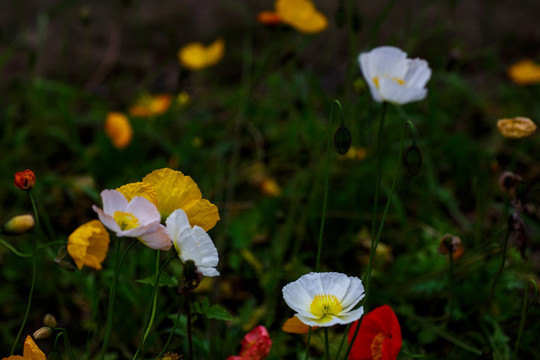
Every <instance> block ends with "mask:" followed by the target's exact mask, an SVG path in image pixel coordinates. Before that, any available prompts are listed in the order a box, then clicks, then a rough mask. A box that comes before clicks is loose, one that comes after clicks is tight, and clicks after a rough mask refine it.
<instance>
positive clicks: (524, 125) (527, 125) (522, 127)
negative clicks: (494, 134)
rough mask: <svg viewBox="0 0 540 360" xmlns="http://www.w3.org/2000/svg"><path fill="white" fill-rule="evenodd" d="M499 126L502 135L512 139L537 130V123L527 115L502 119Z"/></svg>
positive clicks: (498, 122)
mask: <svg viewBox="0 0 540 360" xmlns="http://www.w3.org/2000/svg"><path fill="white" fill-rule="evenodd" d="M497 128H498V129H499V131H500V133H501V135H502V136H504V137H506V138H511V139H519V138H523V137H527V136H529V135H531V134H532V133H534V132H535V131H536V125H535V123H533V122H532V120H531V119H529V118H526V117H514V118H506V119H500V120H499V121H497Z"/></svg>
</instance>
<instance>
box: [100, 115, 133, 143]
mask: <svg viewBox="0 0 540 360" xmlns="http://www.w3.org/2000/svg"><path fill="white" fill-rule="evenodd" d="M105 133H106V134H107V136H108V137H109V138H110V139H111V142H112V143H113V145H114V147H116V148H117V149H124V148H125V147H127V146H128V145H129V144H130V143H131V138H132V137H133V129H132V128H131V124H130V123H129V120H128V118H127V117H126V116H125V115H124V114H122V113H119V112H110V113H108V114H107V119H106V120H105Z"/></svg>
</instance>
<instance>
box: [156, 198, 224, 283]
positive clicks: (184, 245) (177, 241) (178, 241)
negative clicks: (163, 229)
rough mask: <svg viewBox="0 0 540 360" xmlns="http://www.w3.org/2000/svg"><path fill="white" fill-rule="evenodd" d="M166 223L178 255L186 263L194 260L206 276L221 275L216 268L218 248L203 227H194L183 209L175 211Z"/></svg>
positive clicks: (198, 268)
mask: <svg viewBox="0 0 540 360" xmlns="http://www.w3.org/2000/svg"><path fill="white" fill-rule="evenodd" d="M165 223H166V224H167V231H168V233H169V236H170V237H171V240H172V242H173V244H174V247H175V248H176V251H177V252H178V256H179V257H180V259H182V261H183V262H184V263H185V262H186V261H188V260H193V262H194V263H195V266H197V270H199V271H200V272H201V273H202V274H203V275H204V276H218V275H219V271H217V270H216V266H217V264H218V262H219V257H218V252H217V249H216V247H215V246H214V243H213V242H212V239H211V238H210V236H208V234H207V233H206V231H204V230H203V228H201V227H200V226H197V225H195V226H194V227H193V228H192V227H191V225H190V224H189V220H188V217H187V215H186V213H185V212H184V210H182V209H177V210H175V211H173V213H172V214H171V215H169V217H168V218H167V220H166V222H165Z"/></svg>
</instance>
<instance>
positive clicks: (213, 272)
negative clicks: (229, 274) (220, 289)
mask: <svg viewBox="0 0 540 360" xmlns="http://www.w3.org/2000/svg"><path fill="white" fill-rule="evenodd" d="M197 270H199V271H200V272H201V274H203V275H204V276H208V277H213V276H219V271H217V270H216V269H214V268H213V267H209V268H207V267H202V266H197Z"/></svg>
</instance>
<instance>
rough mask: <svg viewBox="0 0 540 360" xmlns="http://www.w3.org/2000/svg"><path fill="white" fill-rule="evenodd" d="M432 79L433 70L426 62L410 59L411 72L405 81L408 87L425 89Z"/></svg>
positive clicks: (409, 71) (408, 72)
mask: <svg viewBox="0 0 540 360" xmlns="http://www.w3.org/2000/svg"><path fill="white" fill-rule="evenodd" d="M430 78H431V69H430V68H429V66H428V63H427V61H426V60H422V59H410V60H409V70H408V71H407V74H406V75H405V78H404V79H403V81H405V85H406V86H407V87H410V88H411V87H419V88H423V87H424V86H426V84H427V82H428V81H429V79H430Z"/></svg>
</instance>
